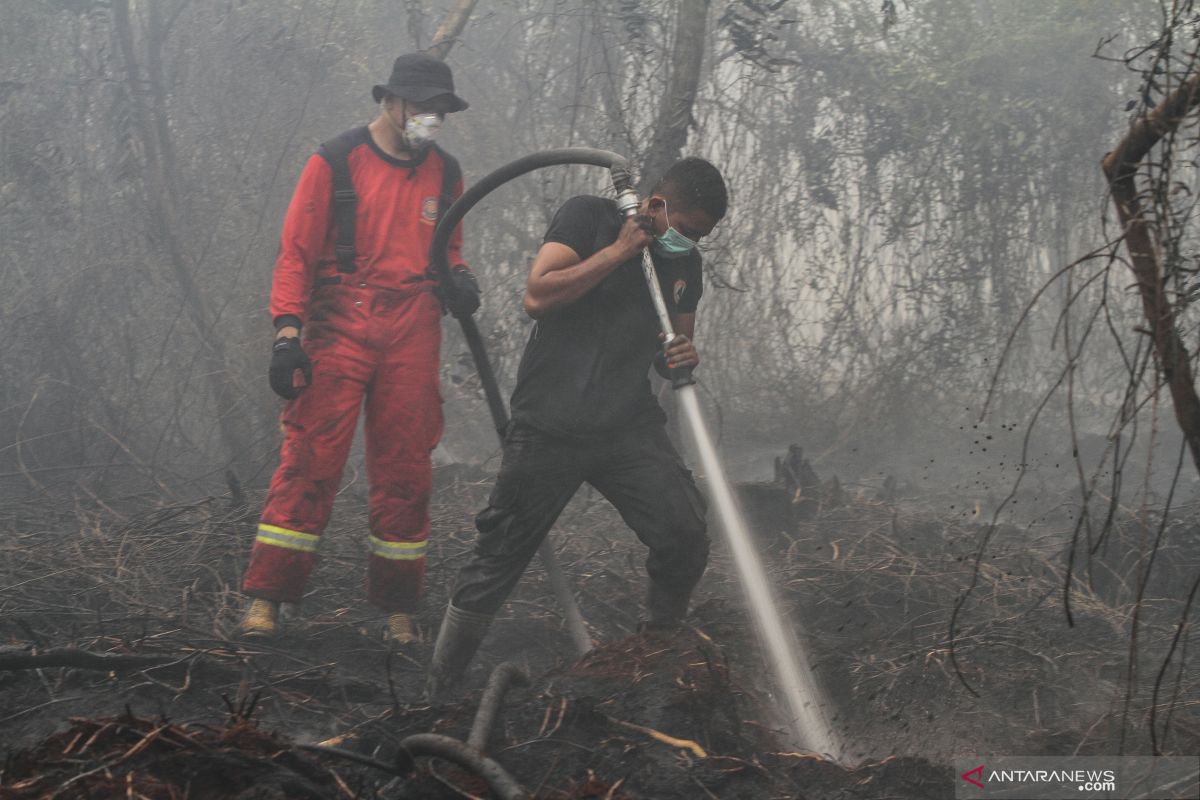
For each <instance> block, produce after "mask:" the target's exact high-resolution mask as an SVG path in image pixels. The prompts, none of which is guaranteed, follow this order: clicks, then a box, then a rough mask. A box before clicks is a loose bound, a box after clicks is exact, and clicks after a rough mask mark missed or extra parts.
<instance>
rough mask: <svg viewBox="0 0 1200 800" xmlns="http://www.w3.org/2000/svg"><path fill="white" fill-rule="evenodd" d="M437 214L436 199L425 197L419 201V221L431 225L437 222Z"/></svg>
mask: <svg viewBox="0 0 1200 800" xmlns="http://www.w3.org/2000/svg"><path fill="white" fill-rule="evenodd" d="M437 214H438V199H437V198H436V197H426V198H425V199H424V200H422V201H421V221H422V222H424V223H426V224H427V225H433V224H434V223H436V222H437Z"/></svg>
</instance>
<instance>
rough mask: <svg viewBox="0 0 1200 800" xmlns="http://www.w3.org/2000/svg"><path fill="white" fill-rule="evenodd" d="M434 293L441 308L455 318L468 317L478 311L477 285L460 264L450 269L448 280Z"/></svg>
mask: <svg viewBox="0 0 1200 800" xmlns="http://www.w3.org/2000/svg"><path fill="white" fill-rule="evenodd" d="M435 291H436V294H437V296H438V299H439V300H441V301H442V308H444V309H446V310H447V311H449V312H450V313H451V314H453V315H454V316H455V317H458V318H460V319H461V318H462V317H469V316H471V315H472V314H474V313H475V312H476V311H478V310H479V283H478V282H477V281H476V280H475V275H474V274H472V272H471V270H469V269H467V268H466V267H464V266H463V265H462V264H459V265H457V266H455V267H452V268H451V269H450V276H449V278H448V279H447V280H445V281H442V282H441V283H439V284H438V287H437V289H436V290H435Z"/></svg>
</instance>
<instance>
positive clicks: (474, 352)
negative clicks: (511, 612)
mask: <svg viewBox="0 0 1200 800" xmlns="http://www.w3.org/2000/svg"><path fill="white" fill-rule="evenodd" d="M562 164H589V165H592V166H596V167H607V168H608V170H609V171H610V172H611V173H612V176H613V183H614V185H616V184H618V183H620V184H621V185H628V184H629V165H628V162H627V161H626V160H625V159H624V158H623V157H622V156H619V155H617V154H616V153H612V152H609V151H607V150H596V149H593V148H590V147H565V148H562V149H559V150H544V151H542V152H540V153H533V154H532V155H528V156H525V157H524V158H519V159H517V160H516V161H513V162H511V163H509V164H505V165H504V166H503V167H500V169H497V170H495V171H494V172H492V173H490V174H488V175H486V176H484V177H483V178H482V179H481V180H479V181H478V182H477V183H475V184H473V185H472V186H471V188H469V189H467V190H466V191H465V192H463V194H462V197H460V198H458V200H456V201H455V202H454V204H453V205H451V206H450V208H448V209H446V212H445V213H444V214H442V218H441V219H440V220H439V221H438V226H437V228H436V229H435V230H434V232H433V244H432V246H431V248H430V252H431V254H432V260H433V269H434V271H435V273H436V274H437V277H438V280H439V281H441V282H442V283H443V285H445V284H446V283H447V282H448V281H449V273H450V263H449V245H450V233H451V232H452V231H453V230H454V228H455V227H456V226H457V225H458V223H459V222H461V221H462V218H463V217H465V216H466V215H467V212H468V211H470V210H471V209H472V208H474V207H475V204H476V203H478V202H479V201H480V200H482V199H483V198H484V197H486V196H487V195H489V194H491V193H492V192H493V191H495V190H496V189H498V188H500V187H501V186H503V185H504V184H506V183H508V182H509V181H511V180H513V179H514V178H519V177H520V176H522V175H525V174H526V173H529V172H533V171H534V170H538V169H542V168H543V167H552V166H556V165H562ZM457 319H458V322H459V325H461V326H462V332H463V337H464V338H465V339H466V340H467V347H468V348H469V349H470V351H471V358H472V359H473V360H474V361H475V369H476V371H477V372H478V373H479V381H480V383H481V384H482V385H483V393H484V396H485V397H486V398H487V404H488V410H489V411H490V412H491V415H492V424H493V425H494V426H495V428H496V432H497V433H498V434H499V436H500V440H501V442H503V441H504V432H505V430H506V429H507V427H508V411H507V409H506V408H505V406H504V398H503V397H501V395H500V386H499V384H498V383H497V381H496V374H495V372H494V371H493V370H492V364H491V362H490V361H489V360H488V355H487V349H486V348H485V346H484V343H483V337H482V336H481V335H480V333H479V327H478V326H477V325H476V324H475V320H474V318H473V317H471V316H470V315H469V314H468V315H463V316H460V317H457ZM538 557H539V558H540V559H541V561H542V566H543V567H544V568H545V570H546V576H547V578H548V579H549V580H550V587H551V589H553V591H554V595H555V597H556V598H557V600H558V603H559V605H560V606H561V607H562V609H563V617H564V619H565V621H566V625H567V631H568V633H569V634H570V636H571V641H572V642H573V643H574V644H575V650H576V651H577V653H578V654H579V655H583V654H585V653H587V652H588V651H589V650H591V649H592V637H591V636H590V635H589V634H588V632H587V626H586V624H585V623H584V621H583V615H582V614H580V613H579V606H578V604H577V603H576V602H575V596H574V595H573V594H572V592H571V587H570V585H569V584H568V583H567V578H566V575H565V574H564V573H563V570H562V566H561V565H560V564H559V563H558V557H557V556H556V555H555V554H554V546H553V545H552V544H551V543H550V539H549V537H547V538H546V539H544V540H542V544H541V546H540V547H539V548H538Z"/></svg>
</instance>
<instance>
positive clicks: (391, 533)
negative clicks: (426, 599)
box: [242, 135, 462, 613]
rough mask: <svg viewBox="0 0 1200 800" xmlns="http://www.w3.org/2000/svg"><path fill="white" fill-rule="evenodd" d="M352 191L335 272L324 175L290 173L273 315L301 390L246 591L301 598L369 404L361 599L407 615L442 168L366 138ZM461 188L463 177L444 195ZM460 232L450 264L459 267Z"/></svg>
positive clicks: (415, 564) (434, 384)
mask: <svg viewBox="0 0 1200 800" xmlns="http://www.w3.org/2000/svg"><path fill="white" fill-rule="evenodd" d="M348 163H349V167H350V174H351V178H352V181H353V185H354V188H355V191H356V193H357V195H358V206H357V214H356V236H355V246H356V251H357V258H356V270H355V272H353V273H341V272H339V271H338V265H337V260H336V258H335V256H334V231H333V224H332V221H331V206H332V170H331V168H330V166H329V164H328V162H326V160H325V159H324V158H323V157H321V155H319V154H315V155H313V156H312V157H311V158H310V159H309V160H308V164H307V165H306V166H305V168H304V172H303V174H302V175H301V176H300V182H299V184H298V185H297V186H296V192H295V194H294V195H293V197H292V202H291V205H290V206H289V208H288V212H287V217H286V218H285V220H284V224H283V236H282V243H281V248H280V252H279V257H278V259H277V260H276V262H275V275H274V282H273V285H272V289H271V316H272V318H273V319H274V320H276V321H277V322H278V321H279V318H280V317H281V316H286V315H291V316H295V317H297V318H298V319H299V320H300V321H301V322H302V323H303V333H304V347H305V350H306V352H307V353H308V355H309V356H310V358H311V359H312V362H313V370H312V383H311V385H310V386H309V387H308V388H307V389H305V390H304V391H303V392H302V393H301V394H300V396H299V397H297V398H295V399H294V400H291V401H289V402H288V404H287V407H286V408H285V409H284V411H283V415H282V417H281V419H282V427H283V435H284V439H283V449H282V455H281V462H280V464H279V468H278V469H277V470H276V471H275V475H274V477H273V478H272V479H271V487H270V492H269V493H268V495H267V501H266V507H265V508H264V509H263V512H262V517H261V520H260V523H259V526H258V535H257V538H256V539H255V542H254V549H253V552H252V553H251V556H250V566H249V568H248V569H247V571H246V578H245V581H244V583H243V587H242V589H243V591H244V592H245V593H246V594H248V595H250V596H253V597H261V598H265V599H268V600H275V601H284V602H293V603H295V602H298V601H299V600H300V599H301V596H302V594H303V591H304V584H305V582H306V581H307V579H308V575H309V573H310V572H311V571H312V567H313V561H314V558H315V554H316V550H317V542H318V541H319V537H320V535H321V532H322V531H323V530H324V529H325V525H326V523H327V522H328V521H329V515H330V511H331V510H332V507H333V500H334V496H335V495H336V493H337V490H338V486H339V484H340V482H341V477H342V470H343V468H344V467H345V464H346V458H347V455H348V454H349V450H350V444H351V441H352V439H353V437H354V429H355V426H356V424H357V421H358V412H359V408H360V407H361V406H362V405H363V401H364V398H365V400H366V422H365V433H366V455H367V477H368V480H369V483H370V515H371V531H370V539H369V542H370V565H369V569H368V572H367V598H368V600H370V602H371V603H372V604H374V605H376V606H378V607H379V608H381V609H383V610H384V611H385V612H387V613H394V612H397V611H404V612H411V611H414V610H416V607H417V605H418V603H419V601H420V598H421V595H422V592H423V589H424V578H425V546H426V539H428V537H429V496H430V491H431V482H432V470H431V463H430V453H431V451H432V450H433V448H434V447H435V446H436V445H437V443H438V440H439V439H440V438H441V434H442V405H441V404H442V400H441V392H440V389H439V380H438V367H439V350H440V347H441V317H442V309H441V305H440V303H439V301H438V299H437V297H435V296H434V294H433V293H432V290H433V288H434V285H435V284H434V282H433V280H432V279H431V278H430V276H429V275H428V274H427V268H428V263H429V261H428V255H429V249H430V243H431V242H432V239H433V230H434V226H435V223H436V221H437V211H438V197H439V195H440V194H441V191H442V170H443V163H442V159H441V156H440V154H439V153H438V152H437V151H436V149H433V148H430V149H428V150H426V151H424V152H423V153H422V154H421V155H418V156H417V157H416V159H415V160H413V161H411V162H410V161H400V160H397V159H395V158H393V157H391V156H389V155H387V154H386V153H384V152H383V151H382V150H380V149H379V147H378V146H377V145H375V143H374V142H373V141H372V140H371V138H370V136H369V135H366V136H365V137H364V142H363V143H362V144H360V145H358V146H357V147H355V148H354V149H353V150H352V151H351V152H350V155H349V159H348ZM461 193H462V182H461V180H460V181H459V182H458V185H457V186H455V187H454V192H453V194H454V196H455V197H457V196H458V195H460V194H461ZM461 246H462V235H461V229H459V230H456V231H455V232H454V235H453V237H452V238H451V243H450V263H451V264H458V263H461V261H462V259H461Z"/></svg>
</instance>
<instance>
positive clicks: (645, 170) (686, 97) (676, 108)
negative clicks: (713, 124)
mask: <svg viewBox="0 0 1200 800" xmlns="http://www.w3.org/2000/svg"><path fill="white" fill-rule="evenodd" d="M707 23H708V0H679V3H678V5H677V6H676V8H675V41H674V44H673V45H672V47H671V58H670V60H669V62H668V64H667V69H668V73H667V91H666V94H665V95H664V96H663V99H662V104H661V105H660V106H659V109H658V117H657V119H656V120H655V123H654V138H653V139H652V140H651V142H650V149H649V150H648V151H647V152H646V157H645V159H643V161H642V176H641V185H640V186H639V189H640V190H641V193H642V194H643V195H644V194H646V192H647V191H649V189H650V187H651V186H652V185H653V181H657V180H658V179H659V178H660V177H662V174H663V173H664V172H666V171H667V168H668V167H670V166H671V164H673V163H674V162H675V160H676V159H678V158H679V154H680V153H681V152H682V151H683V146H684V145H685V144H687V137H688V129H689V128H690V127H691V126H692V107H693V106H694V105H695V103H696V92H697V90H698V89H699V87H700V65H701V62H702V60H703V57H704V31H705V28H706V26H707Z"/></svg>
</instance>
